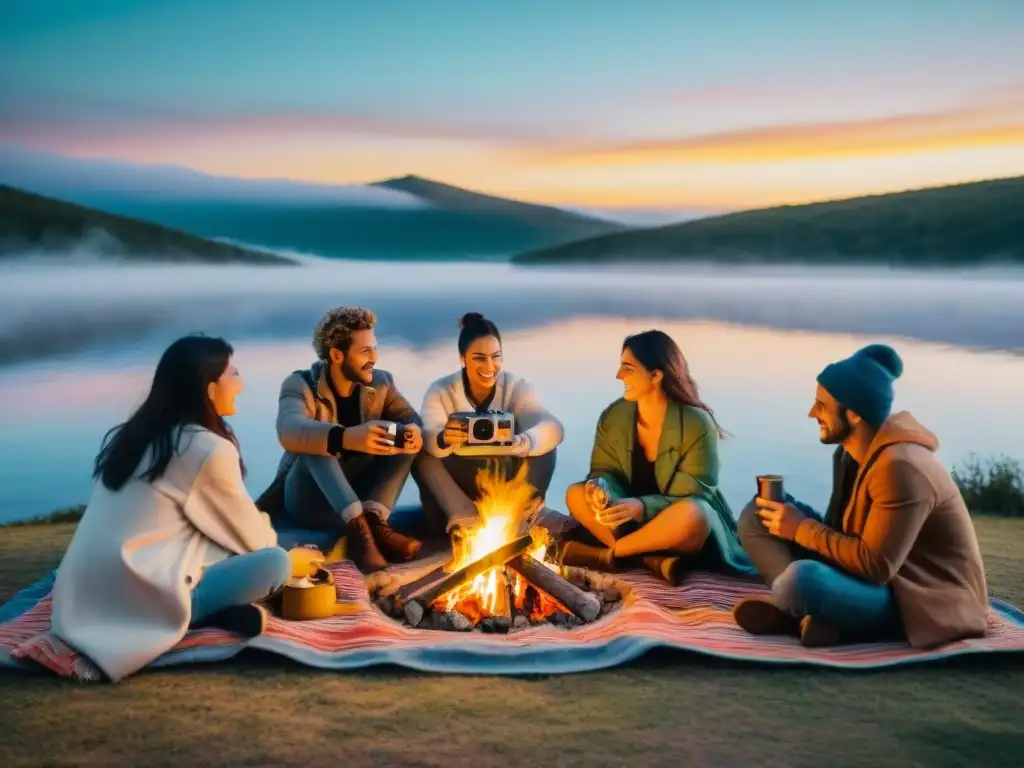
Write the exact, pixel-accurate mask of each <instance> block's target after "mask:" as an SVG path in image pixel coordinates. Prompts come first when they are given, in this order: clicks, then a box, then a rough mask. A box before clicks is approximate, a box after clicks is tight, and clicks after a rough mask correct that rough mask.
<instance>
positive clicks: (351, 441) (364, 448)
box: [341, 421, 398, 456]
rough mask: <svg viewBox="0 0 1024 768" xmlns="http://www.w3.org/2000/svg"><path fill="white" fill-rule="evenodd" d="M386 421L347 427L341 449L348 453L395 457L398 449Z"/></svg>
mask: <svg viewBox="0 0 1024 768" xmlns="http://www.w3.org/2000/svg"><path fill="white" fill-rule="evenodd" d="M391 440H392V436H391V433H390V432H388V422H386V421H365V422H363V423H362V424H359V425H357V426H354V427H346V428H345V434H344V435H342V438H341V447H342V448H344V449H345V450H346V451H357V452H359V453H369V454H372V455H374V456H394V455H395V454H396V453H398V448H396V447H395V445H394V444H393V443H392V442H391Z"/></svg>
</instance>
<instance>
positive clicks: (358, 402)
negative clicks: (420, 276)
mask: <svg viewBox="0 0 1024 768" xmlns="http://www.w3.org/2000/svg"><path fill="white" fill-rule="evenodd" d="M376 321H377V318H376V316H375V315H374V313H373V312H372V311H370V310H368V309H363V308H360V307H338V308H336V309H332V310H330V311H329V312H327V313H326V314H325V315H324V316H323V318H322V319H321V320H320V323H319V324H318V325H317V328H316V332H315V334H314V337H313V348H314V349H315V350H316V353H317V357H318V358H319V359H318V360H317V362H315V363H314V364H313V366H312V367H311V368H309V369H308V370H299V371H295V372H294V373H292V374H290V375H289V376H288V377H287V378H286V379H285V380H284V382H283V383H282V385H281V393H280V397H279V400H278V413H277V435H278V439H279V440H280V442H281V446H282V447H283V448H284V450H285V453H284V456H283V457H282V459H281V462H280V465H279V466H278V471H277V476H276V477H275V479H274V481H273V483H272V484H271V486H270V487H269V488H268V489H267V490H266V491H265V492H264V493H263V495H262V496H261V497H260V498H259V499H258V500H257V505H258V506H259V507H260V508H261V509H264V510H265V511H267V512H269V513H270V514H271V516H272V517H274V518H275V519H280V518H285V519H290V520H291V521H292V522H294V523H297V524H299V525H302V526H304V527H308V528H315V529H320V530H328V531H335V532H337V533H338V535H339V536H340V535H347V537H348V538H347V541H348V552H349V557H350V558H351V559H352V560H353V561H354V562H355V563H356V564H357V565H358V566H359V567H360V568H361V569H362V570H363V571H376V570H380V569H382V568H384V567H386V566H387V563H388V561H391V562H404V561H406V560H409V559H411V558H413V557H415V555H416V553H417V552H419V550H420V546H421V542H420V541H419V540H417V539H414V538H412V537H410V536H405V535H403V534H400V533H398V532H397V531H395V530H394V529H393V528H392V527H391V526H390V525H389V524H388V517H389V515H390V514H391V511H392V509H393V508H394V504H395V502H396V500H397V499H398V496H399V494H400V493H401V491H402V488H403V486H404V485H405V482H406V480H407V479H408V477H409V473H410V471H411V469H412V466H413V462H414V461H415V460H416V458H417V454H418V453H419V452H420V449H421V448H422V446H423V436H422V430H421V426H422V422H421V421H420V417H419V415H418V414H417V413H416V410H415V409H414V408H413V407H412V405H410V404H409V401H408V400H406V399H405V397H403V396H402V394H401V393H400V392H399V391H398V389H397V387H396V386H395V381H394V379H393V378H392V376H391V374H390V373H388V372H387V371H382V370H379V369H377V368H376V364H377V339H376V336H375V334H374V326H375V325H376ZM395 424H397V425H398V426H397V430H396V431H397V432H398V436H397V439H396V435H395V434H393V433H391V432H389V427H391V426H392V425H395Z"/></svg>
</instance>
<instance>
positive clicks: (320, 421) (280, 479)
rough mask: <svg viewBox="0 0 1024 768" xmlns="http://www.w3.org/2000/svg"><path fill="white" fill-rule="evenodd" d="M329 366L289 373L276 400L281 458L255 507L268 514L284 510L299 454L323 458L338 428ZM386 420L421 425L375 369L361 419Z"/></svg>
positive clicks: (363, 391) (364, 391) (362, 396)
mask: <svg viewBox="0 0 1024 768" xmlns="http://www.w3.org/2000/svg"><path fill="white" fill-rule="evenodd" d="M328 370H329V369H328V366H327V365H326V364H325V363H324V362H323V361H318V362H316V363H314V364H313V366H312V367H311V368H310V369H309V370H308V371H307V370H299V371H295V372H294V373H292V374H290V375H289V376H288V377H287V378H286V379H285V380H284V382H282V384H281V394H280V395H279V396H278V400H277V439H278V441H279V442H280V443H281V447H282V448H284V455H282V456H281V461H280V462H279V463H278V466H277V474H276V475H275V476H274V480H273V482H271V484H270V487H269V488H267V490H265V491H264V492H263V493H262V494H261V495H260V497H259V498H258V499H256V506H257V507H259V508H260V509H262V510H263V511H265V512H268V513H269V514H270V515H271V516H274V515H276V514H277V513H278V512H280V511H282V510H283V509H284V479H285V477H286V476H287V475H288V470H289V469H291V466H292V463H293V462H294V461H295V457H296V456H297V455H298V454H311V455H313V456H327V455H329V454H328V453H327V436H328V435H329V434H330V432H331V428H332V427H335V426H337V424H338V406H337V403H336V402H335V399H334V392H333V390H332V389H331V385H330V383H329V382H328V380H327V371H328ZM377 419H384V420H386V421H395V422H398V423H400V424H418V425H420V426H422V421H421V420H420V417H419V414H417V413H416V409H415V408H413V407H412V405H411V404H410V403H409V401H408V400H406V399H405V397H404V396H403V395H402V393H401V392H399V391H398V388H397V387H396V386H395V380H394V378H393V377H392V375H391V374H390V373H388V372H387V371H381V370H375V371H374V372H373V383H372V384H371V385H370V386H362V385H360V386H359V421H360V423H364V422H367V421H375V420H377Z"/></svg>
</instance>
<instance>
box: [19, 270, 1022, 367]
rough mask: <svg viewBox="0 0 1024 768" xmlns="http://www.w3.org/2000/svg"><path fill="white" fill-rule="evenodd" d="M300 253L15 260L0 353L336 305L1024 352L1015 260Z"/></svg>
mask: <svg viewBox="0 0 1024 768" xmlns="http://www.w3.org/2000/svg"><path fill="white" fill-rule="evenodd" d="M304 262H305V264H304V266H303V267H302V268H294V267H281V268H278V267H269V266H267V267H247V266H223V267H221V266H193V265H171V266H139V265H138V264H132V263H110V262H109V261H105V260H103V259H100V258H95V257H92V256H91V255H90V254H89V253H83V254H78V255H76V257H75V258H74V259H71V260H67V259H65V260H55V259H51V260H46V259H39V258H35V259H23V260H15V261H9V262H5V263H3V264H2V265H0V364H10V363H15V362H19V361H29V360H34V359H41V358H44V357H46V356H47V355H50V354H56V353H67V352H76V351H88V350H100V351H102V350H105V349H110V348H113V347H124V346H131V345H138V344H140V343H141V344H146V343H147V342H148V343H151V344H153V345H156V346H159V345H161V344H163V343H165V342H166V341H168V340H169V339H171V338H173V337H174V336H175V335H177V334H180V333H186V332H190V331H197V330H202V331H206V332H209V333H217V334H222V335H225V336H228V337H231V338H232V339H243V338H246V339H284V338H290V337H293V336H296V335H299V336H301V335H307V334H309V333H311V331H312V328H313V325H314V324H315V323H316V321H317V319H318V318H319V316H320V314H321V313H322V312H323V311H324V310H326V309H328V308H329V307H332V306H336V305H339V304H366V305H369V306H372V307H373V308H374V309H375V310H376V311H377V312H378V314H379V315H380V328H379V331H378V333H379V334H380V337H381V339H382V340H388V339H390V340H392V341H395V342H397V343H402V344H411V345H413V346H422V345H429V344H431V343H433V342H434V341H437V340H439V339H443V338H448V337H449V336H450V335H451V334H452V332H453V328H454V327H455V322H456V319H457V318H458V317H459V316H460V315H461V314H462V313H463V312H465V311H469V310H477V311H483V312H485V313H487V314H488V315H489V316H490V317H492V318H493V319H494V320H495V321H496V322H497V323H498V324H499V326H501V327H504V328H508V329H514V328H529V327H531V326H534V325H538V324H542V323H550V322H555V321H558V320H564V319H567V318H573V317H579V316H582V315H597V316H601V317H636V318H651V319H652V320H653V319H677V320H684V319H711V320H719V321H722V322H728V323H740V324H748V325H757V326H764V327H771V328H777V329H789V330H811V331H823V332H829V333H857V334H889V335H896V336H907V337H910V338H915V339H919V340H925V341H934V342H940V343H946V344H955V345H959V346H966V347H971V348H977V349H991V350H1010V351H1014V352H1019V351H1021V350H1024V271H1021V270H1018V269H1010V268H1008V269H986V270H974V271H943V270H936V271H931V272H915V271H907V270H904V271H895V270H884V269H865V268H839V267H836V268H820V269H814V268H808V267H749V268H748V267H729V268H723V267H714V266H710V265H686V266H678V267H653V266H652V267H644V266H636V267H631V268H613V267H600V268H591V269H582V268H580V269H571V268H561V269H557V268H545V269H539V268H532V269H531V268H521V267H514V266H511V265H508V264H503V263H493V262H480V263H460V264H436V263H425V262H379V261H335V260H325V259H313V258H305V259H304ZM680 341H681V343H684V346H685V342H683V340H680Z"/></svg>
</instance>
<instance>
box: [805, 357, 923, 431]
mask: <svg viewBox="0 0 1024 768" xmlns="http://www.w3.org/2000/svg"><path fill="white" fill-rule="evenodd" d="M902 373H903V360H901V359H900V356H899V355H898V354H897V353H896V350H895V349H893V348H892V347H890V346H886V345H885V344H869V345H868V346H866V347H864V348H863V349H859V350H857V351H856V352H854V353H853V355H851V356H850V357H848V358H846V359H845V360H839V361H837V362H834V363H832V364H831V365H828V366H826V367H825V370H823V371H822V372H821V373H819V374H818V383H819V384H821V386H823V387H824V388H825V389H827V390H828V391H829V393H830V394H831V395H832V397H834V398H835V399H836V400H838V401H839V402H840V404H841V405H842V406H843V407H844V408H849V409H850V410H851V411H853V412H854V413H856V414H857V415H858V416H860V417H861V418H862V419H864V421H866V422H867V423H868V424H870V425H871V426H873V427H874V428H875V429H878V428H879V427H880V426H882V424H884V423H885V420H886V419H887V418H889V412H890V411H891V410H892V383H893V381H894V380H895V379H898V378H899V377H900V374H902Z"/></svg>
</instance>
